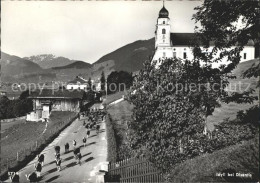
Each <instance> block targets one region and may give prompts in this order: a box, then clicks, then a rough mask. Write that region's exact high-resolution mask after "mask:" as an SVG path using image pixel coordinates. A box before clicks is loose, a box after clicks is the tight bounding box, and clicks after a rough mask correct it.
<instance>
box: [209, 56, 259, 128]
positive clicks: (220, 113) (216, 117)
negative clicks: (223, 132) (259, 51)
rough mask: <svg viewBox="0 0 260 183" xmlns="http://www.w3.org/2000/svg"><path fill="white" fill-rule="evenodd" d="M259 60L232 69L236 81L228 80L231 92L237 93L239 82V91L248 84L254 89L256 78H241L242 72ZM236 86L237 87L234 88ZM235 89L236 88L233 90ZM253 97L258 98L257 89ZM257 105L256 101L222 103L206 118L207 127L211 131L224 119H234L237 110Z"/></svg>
mask: <svg viewBox="0 0 260 183" xmlns="http://www.w3.org/2000/svg"><path fill="white" fill-rule="evenodd" d="M257 62H259V60H257V59H254V60H250V61H246V62H242V63H240V64H239V65H238V66H237V68H236V69H234V71H233V73H234V74H235V75H236V76H237V78H236V79H232V80H230V87H229V89H231V90H236V91H239V82H241V83H242V84H241V90H242V91H244V90H245V89H246V88H247V86H248V84H249V85H250V88H254V89H256V85H257V82H258V78H249V79H248V78H245V79H243V78H242V77H241V75H242V73H243V71H245V70H246V69H247V68H249V67H250V66H251V65H252V64H253V63H257ZM236 86H237V87H236ZM235 87H236V88H235ZM254 95H255V96H258V89H256V91H255V93H254ZM256 104H258V101H255V103H254V104H237V103H233V102H231V103H229V104H226V103H222V104H221V107H220V108H216V109H215V111H214V113H213V115H212V116H209V117H208V127H209V129H211V130H212V129H213V128H214V127H213V126H214V124H219V123H221V122H222V121H223V120H224V119H225V118H230V119H235V117H236V113H237V112H238V111H239V110H246V109H249V108H250V107H252V106H253V105H256Z"/></svg>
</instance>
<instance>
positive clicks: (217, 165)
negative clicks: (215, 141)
mask: <svg viewBox="0 0 260 183" xmlns="http://www.w3.org/2000/svg"><path fill="white" fill-rule="evenodd" d="M258 147H259V140H258V138H255V139H252V140H250V141H244V142H242V143H241V144H236V145H234V146H230V147H227V148H224V149H222V150H219V151H216V152H214V153H212V154H204V155H202V156H199V157H197V158H194V159H191V160H187V161H185V162H183V163H180V164H178V165H176V167H175V168H174V169H173V170H172V171H171V176H170V182H180V181H185V182H202V181H203V182H208V181H214V182H216V181H217V182H223V181H239V182H242V181H250V182H252V181H256V180H257V177H258V170H259V169H258V167H259V163H258V162H259V148H258ZM228 169H233V170H235V172H237V173H238V172H239V173H251V174H252V175H253V179H233V180H232V179H227V178H226V179H225V178H220V177H216V173H221V172H223V171H225V170H228ZM229 172H230V171H229Z"/></svg>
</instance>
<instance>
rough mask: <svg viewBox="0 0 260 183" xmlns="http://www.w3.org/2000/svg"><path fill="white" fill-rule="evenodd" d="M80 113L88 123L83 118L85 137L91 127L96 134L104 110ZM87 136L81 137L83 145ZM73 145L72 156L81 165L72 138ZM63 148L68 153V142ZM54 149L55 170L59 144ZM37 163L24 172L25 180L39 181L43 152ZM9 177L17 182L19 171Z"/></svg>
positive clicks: (58, 158)
mask: <svg viewBox="0 0 260 183" xmlns="http://www.w3.org/2000/svg"><path fill="white" fill-rule="evenodd" d="M81 115H82V116H83V117H84V116H86V117H88V121H89V123H86V122H85V120H84V121H83V126H84V127H85V128H86V135H87V138H89V136H90V131H91V129H92V130H93V129H96V132H97V134H98V133H99V130H100V125H99V124H98V123H97V121H98V118H99V117H100V116H101V118H102V121H103V119H104V116H105V112H104V111H100V110H91V111H86V112H83V113H81ZM78 119H80V114H79V115H78ZM87 138H86V137H83V139H82V142H83V147H85V146H86V142H87ZM72 145H73V154H74V158H75V160H76V161H77V162H76V163H77V164H78V165H81V161H80V160H81V157H82V155H81V153H80V146H77V142H76V140H73V142H72ZM64 149H65V154H67V153H69V143H68V142H67V143H65V144H64ZM54 150H55V153H54V155H55V163H56V167H57V171H61V160H62V159H61V157H60V146H55V147H54ZM37 158H38V159H37V160H38V161H37V163H35V164H34V168H35V171H33V172H32V173H30V174H26V175H25V176H26V178H27V180H29V181H30V182H37V181H39V179H40V178H41V171H42V167H43V164H44V154H40V155H37ZM8 175H9V178H10V180H11V181H12V182H19V179H20V177H19V173H18V172H10V171H9V172H8Z"/></svg>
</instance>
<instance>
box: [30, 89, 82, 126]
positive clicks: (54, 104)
mask: <svg viewBox="0 0 260 183" xmlns="http://www.w3.org/2000/svg"><path fill="white" fill-rule="evenodd" d="M84 97H85V92H84V91H83V90H66V89H59V90H51V89H43V90H37V91H34V92H32V93H31V94H30V96H29V97H28V98H30V99H32V100H33V111H32V112H31V113H30V114H28V115H27V118H26V120H27V121H43V120H48V119H49V116H50V114H51V112H52V111H74V112H79V111H80V108H81V107H82V106H83V105H84V104H85V103H87V101H85V100H84Z"/></svg>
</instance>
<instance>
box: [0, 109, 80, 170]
mask: <svg viewBox="0 0 260 183" xmlns="http://www.w3.org/2000/svg"><path fill="white" fill-rule="evenodd" d="M75 115H76V113H75V112H68V111H62V112H59V111H55V112H52V113H51V116H50V121H49V123H48V126H47V129H46V131H45V132H44V129H45V127H46V123H45V122H26V121H25V120H24V121H23V122H19V123H17V124H14V125H13V126H11V127H9V128H7V129H6V130H5V131H4V132H3V133H2V134H1V172H2V171H3V170H5V169H6V166H7V164H9V165H10V166H13V165H15V163H16V161H15V160H16V158H17V152H18V157H19V161H20V160H24V158H25V156H27V155H30V153H31V151H34V150H35V149H36V148H37V147H36V145H38V146H40V145H42V144H41V143H47V142H46V141H45V140H44V139H48V138H50V137H51V136H53V135H55V134H56V133H57V132H58V131H59V130H60V129H62V128H63V127H64V126H65V125H67V124H68V122H69V119H71V118H73V117H74V116H75ZM61 122H64V123H61ZM43 132H44V133H43ZM43 136H44V138H43ZM36 141H37V144H36ZM8 162H9V163H8Z"/></svg>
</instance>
